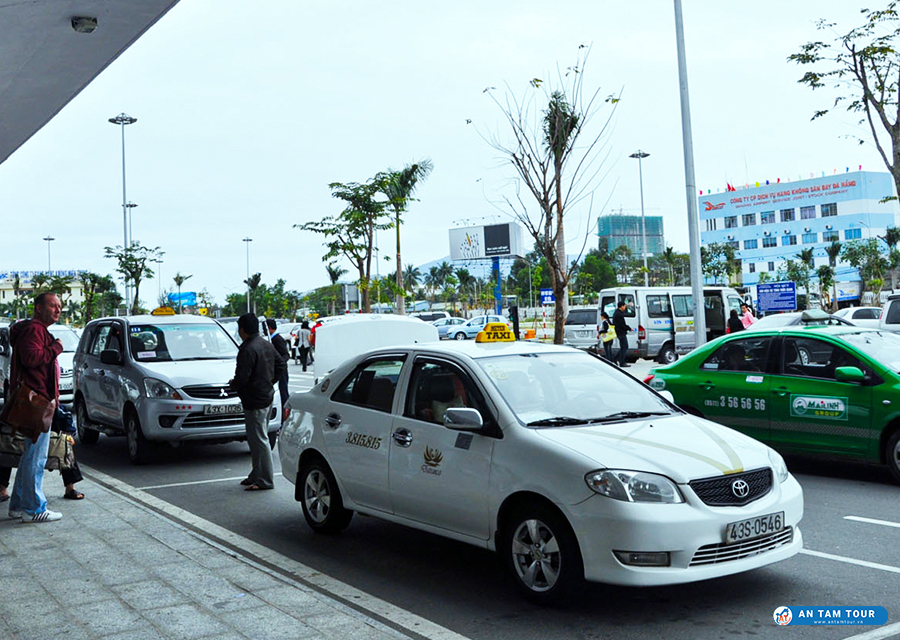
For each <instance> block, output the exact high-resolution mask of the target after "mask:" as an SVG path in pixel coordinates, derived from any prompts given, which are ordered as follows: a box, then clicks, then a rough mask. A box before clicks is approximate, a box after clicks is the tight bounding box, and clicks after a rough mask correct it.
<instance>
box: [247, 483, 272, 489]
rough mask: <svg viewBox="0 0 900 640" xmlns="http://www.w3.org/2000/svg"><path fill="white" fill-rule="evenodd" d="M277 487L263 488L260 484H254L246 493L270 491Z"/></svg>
mask: <svg viewBox="0 0 900 640" xmlns="http://www.w3.org/2000/svg"><path fill="white" fill-rule="evenodd" d="M274 488H275V487H261V486H259V485H258V484H256V483H254V484H251V485H250V486H248V487H247V488H246V489H244V491H268V490H269V489H274Z"/></svg>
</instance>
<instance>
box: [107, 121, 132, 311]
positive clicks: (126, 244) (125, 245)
mask: <svg viewBox="0 0 900 640" xmlns="http://www.w3.org/2000/svg"><path fill="white" fill-rule="evenodd" d="M109 121H110V122H111V123H112V124H117V125H119V126H120V127H121V128H122V228H123V235H124V238H123V241H122V250H123V251H124V250H126V249H128V247H130V246H131V244H130V243H129V239H128V198H126V197H125V125H126V124H134V123H135V122H137V118H132V117H131V116H129V115H128V114H126V113H120V114H119V115H117V116H116V117H115V118H110V119H109ZM129 297H130V290H129V288H128V279H127V278H126V279H125V309H126V310H127V309H129V307H130V299H129Z"/></svg>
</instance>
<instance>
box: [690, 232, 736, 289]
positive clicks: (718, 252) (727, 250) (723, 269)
mask: <svg viewBox="0 0 900 640" xmlns="http://www.w3.org/2000/svg"><path fill="white" fill-rule="evenodd" d="M700 264H701V265H702V268H703V275H705V276H707V277H709V278H712V279H713V281H714V282H716V283H719V281H720V280H725V282H724V283H723V284H730V283H731V280H732V277H733V276H734V275H735V274H736V273H739V272H740V266H741V263H740V260H738V259H737V253H736V250H735V248H734V246H733V245H730V244H728V243H727V242H711V243H710V244H708V245H707V246H705V247H700Z"/></svg>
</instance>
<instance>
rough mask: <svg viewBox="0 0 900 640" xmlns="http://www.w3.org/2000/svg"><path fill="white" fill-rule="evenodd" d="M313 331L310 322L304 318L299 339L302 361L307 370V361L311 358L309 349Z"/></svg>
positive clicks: (304, 368)
mask: <svg viewBox="0 0 900 640" xmlns="http://www.w3.org/2000/svg"><path fill="white" fill-rule="evenodd" d="M311 334H312V332H311V331H310V330H309V323H308V322H307V321H306V320H304V321H303V322H302V323H301V324H300V333H299V334H298V335H297V340H298V344H299V345H300V346H299V350H300V362H301V363H302V364H303V370H304V371H306V363H307V361H308V360H309V350H310V348H311V347H312V335H311Z"/></svg>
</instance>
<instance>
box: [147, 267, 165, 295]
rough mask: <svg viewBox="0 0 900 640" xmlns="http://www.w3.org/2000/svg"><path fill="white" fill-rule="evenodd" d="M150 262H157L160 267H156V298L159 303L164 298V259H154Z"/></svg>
mask: <svg viewBox="0 0 900 640" xmlns="http://www.w3.org/2000/svg"><path fill="white" fill-rule="evenodd" d="M150 262H155V263H156V264H158V265H160V266H158V267H156V298H157V300H156V301H157V303H159V299H160V298H162V263H163V261H162V258H154V259H152V260H151V261H150Z"/></svg>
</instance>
